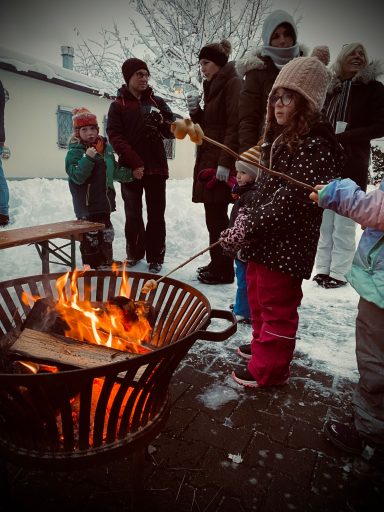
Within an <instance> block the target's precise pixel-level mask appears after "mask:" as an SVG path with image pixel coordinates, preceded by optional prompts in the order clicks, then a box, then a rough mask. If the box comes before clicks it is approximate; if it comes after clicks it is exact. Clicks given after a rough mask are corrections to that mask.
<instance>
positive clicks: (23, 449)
mask: <svg viewBox="0 0 384 512" xmlns="http://www.w3.org/2000/svg"><path fill="white" fill-rule="evenodd" d="M62 275H63V274H61V273H60V274H59V273H58V274H48V275H38V276H30V277H25V278H21V279H15V280H10V281H6V282H2V283H0V336H2V335H3V336H2V338H1V340H0V341H2V346H3V349H4V345H5V343H6V339H7V334H9V333H11V332H13V331H15V330H17V329H20V328H21V327H22V324H23V321H24V320H25V317H26V316H27V315H28V313H29V312H30V310H31V308H32V306H33V303H32V301H31V304H24V303H23V302H22V300H21V295H22V293H23V291H25V292H27V293H28V295H29V296H32V295H33V296H36V295H37V296H40V297H42V298H43V297H47V298H52V299H54V300H55V299H57V298H58V295H57V291H56V287H55V283H56V280H57V278H58V277H60V276H62ZM127 275H128V285H129V289H130V298H131V299H133V300H135V301H139V300H147V301H148V304H149V305H150V306H151V310H152V313H153V321H154V324H153V335H152V338H151V340H150V342H149V345H151V346H152V347H153V349H154V350H153V351H151V352H149V353H145V354H143V355H141V354H140V355H137V356H135V357H133V358H130V359H127V360H125V361H119V362H116V363H111V364H107V365H104V366H99V367H96V368H90V369H70V370H66V371H59V372H57V373H38V374H36V375H27V374H9V373H0V455H2V456H3V457H4V458H5V459H6V460H10V461H12V462H15V463H22V464H23V465H25V466H27V467H34V468H36V467H38V468H40V467H41V468H42V469H44V468H46V469H49V470H58V471H66V470H69V469H72V467H79V466H89V464H90V462H91V461H92V462H102V463H104V462H107V461H109V460H113V459H115V458H116V457H117V456H125V455H128V454H131V453H133V452H135V450H137V449H138V448H140V447H143V446H146V445H148V444H149V443H150V441H151V440H152V439H153V438H154V437H155V436H156V435H157V434H158V433H159V431H160V430H161V429H162V428H163V426H164V424H165V422H166V420H167V418H168V415H169V395H168V387H169V382H170V380H171V377H172V375H173V373H174V371H175V369H176V368H177V366H178V364H179V363H180V361H181V359H182V358H183V357H184V356H185V355H186V353H187V352H188V350H189V349H190V347H191V346H192V345H193V343H194V342H195V341H196V340H198V339H200V340H207V341H224V340H225V339H227V338H229V337H230V336H231V335H232V334H234V333H235V332H236V319H235V317H234V315H233V314H232V312H230V311H223V310H218V309H212V308H211V306H210V303H209V301H208V299H207V298H206V297H205V296H204V295H203V294H202V293H201V292H200V291H198V290H196V289H195V288H193V287H192V286H189V285H187V284H185V283H183V282H181V281H177V280H175V279H170V278H164V281H161V282H160V283H159V285H158V287H157V288H156V289H155V290H152V291H151V292H150V293H149V294H148V295H143V294H142V293H141V290H142V287H143V285H144V283H145V282H146V281H147V280H148V279H153V278H154V275H153V274H149V273H142V272H129V274H127ZM71 277H72V274H70V275H69V279H70V278H71ZM156 277H157V278H159V277H160V276H156ZM121 282H122V273H118V274H114V273H111V272H104V271H103V272H102V271H89V272H86V273H85V274H83V275H80V276H78V277H77V284H78V290H79V294H80V296H79V300H87V301H90V302H105V301H107V299H108V298H112V297H114V296H116V295H118V294H119V290H120V285H121ZM65 293H66V295H67V298H68V299H70V298H71V289H70V286H69V284H68V285H67V286H66V288H65ZM212 319H224V320H227V321H228V322H229V326H228V327H226V328H225V329H224V330H222V331H217V330H215V331H209V330H207V328H208V327H209V325H210V323H211V321H212ZM74 389H75V390H79V392H78V394H76V396H75V397H74V395H73V390H74Z"/></svg>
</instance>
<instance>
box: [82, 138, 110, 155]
mask: <svg viewBox="0 0 384 512" xmlns="http://www.w3.org/2000/svg"><path fill="white" fill-rule="evenodd" d="M82 142H83V141H82ZM83 144H84V145H85V146H86V147H87V148H95V149H96V151H97V152H98V153H99V155H101V156H103V155H104V149H105V141H104V139H103V137H101V136H100V135H98V136H97V139H96V142H94V143H93V144H86V143H84V142H83Z"/></svg>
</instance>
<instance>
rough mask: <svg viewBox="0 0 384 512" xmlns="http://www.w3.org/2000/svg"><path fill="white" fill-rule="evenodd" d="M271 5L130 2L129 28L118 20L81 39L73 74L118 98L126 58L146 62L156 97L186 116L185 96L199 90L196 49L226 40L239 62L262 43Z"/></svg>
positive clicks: (258, 1) (253, 0)
mask: <svg viewBox="0 0 384 512" xmlns="http://www.w3.org/2000/svg"><path fill="white" fill-rule="evenodd" d="M269 2H270V0H128V1H127V11H128V12H127V14H128V15H127V19H128V20H129V22H128V25H127V29H125V30H124V31H122V29H121V28H119V27H118V24H117V22H116V21H114V22H113V24H112V27H111V28H107V27H102V29H101V31H100V32H99V34H98V36H99V38H100V39H101V40H98V39H97V38H96V37H93V39H89V40H85V39H84V38H83V37H82V35H81V34H80V31H79V30H78V29H76V31H77V35H78V37H79V39H80V43H79V46H78V47H77V49H76V62H77V63H76V69H77V70H78V71H81V72H82V73H85V74H87V75H90V76H95V77H99V78H101V79H103V80H104V81H105V82H107V83H108V84H110V86H111V91H110V92H111V93H112V94H116V91H117V88H118V87H119V86H121V84H122V76H121V64H122V63H123V62H124V60H125V59H127V58H129V57H133V56H135V57H139V58H142V59H144V60H145V61H146V62H147V63H148V66H149V67H150V70H151V85H152V86H153V87H154V89H155V90H156V92H158V93H159V94H160V95H162V96H163V97H164V98H165V99H166V100H168V101H170V102H171V104H172V108H174V107H175V106H177V107H179V108H180V109H181V110H184V111H186V108H185V95H186V94H187V93H188V92H190V91H198V92H200V90H201V76H200V72H199V66H198V53H199V50H200V48H201V47H202V46H203V45H205V44H207V43H211V42H216V41H217V42H218V41H220V40H221V39H229V40H230V41H231V44H232V55H231V57H230V58H231V59H232V60H236V59H238V58H241V57H242V56H243V55H244V54H245V53H246V51H247V50H248V49H249V48H250V47H251V46H256V45H258V44H259V41H260V31H261V26H262V23H263V21H264V18H265V16H266V14H268V13H269Z"/></svg>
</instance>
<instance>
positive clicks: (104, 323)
mask: <svg viewBox="0 0 384 512" xmlns="http://www.w3.org/2000/svg"><path fill="white" fill-rule="evenodd" d="M113 271H115V272H118V269H117V268H115V269H114V270H113ZM82 274H83V272H81V273H79V271H78V270H77V269H75V270H74V271H73V274H72V278H71V280H70V283H69V285H70V290H71V294H70V299H67V293H66V286H67V283H68V280H69V272H67V273H66V274H63V275H62V276H60V277H59V278H58V279H57V280H56V289H57V292H58V301H57V303H56V306H55V308H56V311H57V313H58V314H59V316H60V318H61V319H62V320H64V321H65V323H66V324H67V328H66V329H65V336H67V337H69V338H73V339H76V340H79V341H87V342H89V343H95V344H98V345H105V346H107V347H111V348H115V349H117V350H123V351H128V352H135V353H137V352H141V350H140V345H141V343H143V342H146V341H149V339H150V335H151V332H152V328H151V326H150V324H149V322H148V320H147V318H146V308H145V305H144V304H143V303H140V302H136V303H135V306H134V314H132V308H131V314H127V311H125V309H124V307H120V306H119V305H117V304H113V303H107V304H101V305H100V306H99V307H96V305H95V304H92V303H91V302H90V301H87V300H83V301H81V300H80V298H79V290H78V286H77V278H78V276H79V275H82ZM129 295H130V288H129V283H128V277H127V275H126V272H125V265H124V271H123V274H122V281H121V285H120V291H119V297H118V298H121V297H122V298H124V299H128V298H129ZM21 298H22V301H23V302H24V303H25V304H28V303H29V300H32V301H33V302H36V300H38V299H39V298H40V297H38V296H30V295H28V294H26V293H25V292H23V294H22V297H21ZM126 302H128V300H126Z"/></svg>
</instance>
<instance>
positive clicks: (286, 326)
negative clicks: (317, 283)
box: [247, 261, 303, 386]
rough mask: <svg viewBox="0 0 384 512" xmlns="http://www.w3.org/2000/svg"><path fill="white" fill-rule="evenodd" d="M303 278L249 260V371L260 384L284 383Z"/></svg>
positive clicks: (294, 335)
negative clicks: (250, 353)
mask: <svg viewBox="0 0 384 512" xmlns="http://www.w3.org/2000/svg"><path fill="white" fill-rule="evenodd" d="M301 284H302V279H299V278H297V277H291V276H289V275H288V274H282V273H281V272H276V271H274V270H269V269H268V268H266V267H265V266H264V265H259V264H258V263H254V262H253V261H248V266H247V290H248V301H249V308H250V310H251V317H252V343H251V347H252V358H251V359H250V361H249V363H248V371H249V372H250V373H251V375H252V376H253V377H254V378H255V379H256V381H257V383H258V384H259V386H275V385H279V384H283V383H284V382H285V381H286V380H287V379H288V377H289V366H290V363H291V361H292V357H293V351H294V349H295V341H296V332H297V328H298V324H299V314H298V312H297V308H298V307H299V306H300V303H301V299H302V297H303V292H302V289H301Z"/></svg>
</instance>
